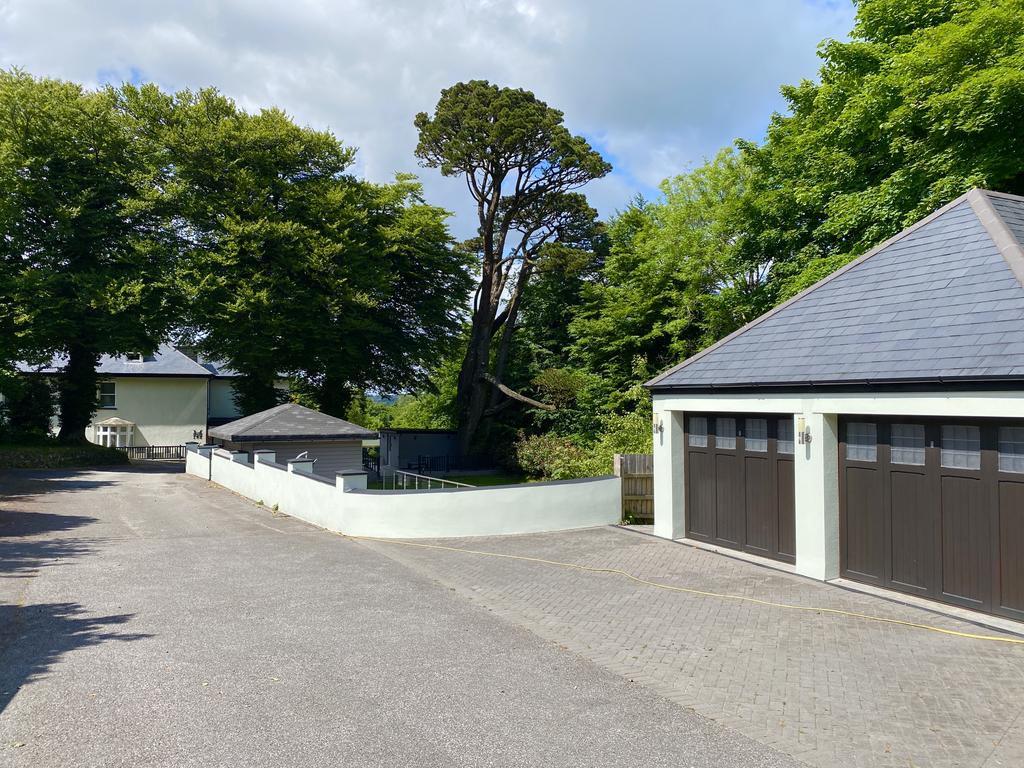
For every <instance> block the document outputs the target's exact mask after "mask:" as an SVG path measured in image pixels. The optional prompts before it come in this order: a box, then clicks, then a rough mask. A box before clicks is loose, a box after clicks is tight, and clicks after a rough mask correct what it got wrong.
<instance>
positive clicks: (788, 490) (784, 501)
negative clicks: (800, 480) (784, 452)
mask: <svg viewBox="0 0 1024 768" xmlns="http://www.w3.org/2000/svg"><path fill="white" fill-rule="evenodd" d="M775 470H776V472H775V474H776V476H777V482H778V486H777V488H778V499H779V533H778V536H779V545H778V548H779V554H780V555H784V556H785V557H787V558H790V559H794V558H796V497H795V488H794V475H793V473H794V470H793V462H792V461H785V460H780V461H777V462H776V463H775Z"/></svg>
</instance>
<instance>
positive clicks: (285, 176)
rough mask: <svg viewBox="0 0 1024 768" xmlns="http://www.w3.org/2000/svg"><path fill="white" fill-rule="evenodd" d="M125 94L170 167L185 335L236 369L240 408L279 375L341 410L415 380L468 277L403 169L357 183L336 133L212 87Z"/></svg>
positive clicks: (448, 335)
mask: <svg viewBox="0 0 1024 768" xmlns="http://www.w3.org/2000/svg"><path fill="white" fill-rule="evenodd" d="M133 95H134V96H135V101H134V104H135V106H136V107H137V109H138V112H139V114H140V115H143V116H144V117H145V119H146V120H147V121H148V124H149V125H150V126H151V130H152V132H153V135H154V136H155V137H156V138H157V140H158V141H159V142H160V143H161V145H162V146H165V147H166V148H167V152H168V155H169V157H170V158H172V162H173V167H174V179H173V185H172V186H171V187H170V188H169V191H168V194H169V196H171V197H172V199H173V200H174V205H175V209H176V210H177V211H178V212H179V216H180V220H181V226H180V228H179V231H180V232H181V234H182V236H183V237H184V238H185V240H186V244H185V247H186V249H187V253H188V257H187V258H186V259H183V260H182V261H181V263H180V265H179V269H178V270H177V273H176V278H177V282H178V285H179V286H181V290H182V293H183V295H184V296H185V298H186V300H187V307H188V311H187V315H186V319H187V323H186V325H185V327H184V328H183V329H182V330H181V335H182V337H183V338H185V339H187V340H188V341H189V342H190V343H192V344H193V345H194V346H195V347H196V348H198V349H199V350H200V351H202V352H204V353H205V354H207V355H210V356H215V357H220V358H223V359H225V360H227V361H228V362H229V363H230V365H231V366H232V367H233V368H235V369H236V370H238V371H239V372H240V373H242V374H243V375H242V377H241V380H240V381H239V383H238V386H237V392H238V400H239V405H240V406H241V408H242V409H243V410H244V411H245V412H252V411H257V410H261V409H263V408H266V407H269V406H271V405H274V404H275V403H276V402H277V400H278V397H279V395H278V392H277V390H276V389H275V387H274V382H275V381H276V380H278V379H279V378H280V377H281V376H287V377H291V378H293V379H294V380H295V381H296V382H297V384H298V387H299V389H301V390H302V391H303V392H304V394H305V395H306V396H307V397H308V398H310V401H311V402H314V403H316V404H317V405H318V406H319V407H320V408H322V409H323V410H325V411H326V412H328V413H332V414H335V415H339V416H341V415H344V414H345V413H346V411H347V410H348V408H349V406H350V404H351V402H352V398H353V397H354V396H356V395H357V394H358V393H360V392H362V391H364V390H366V389H367V388H379V389H384V390H388V389H394V388H398V387H400V386H401V387H405V386H410V384H412V383H415V381H416V380H417V379H418V378H423V371H424V370H425V368H426V366H428V365H429V364H430V363H431V362H432V361H433V360H435V359H436V358H437V357H438V356H440V355H442V354H443V353H444V352H445V351H446V349H447V348H448V346H449V344H450V343H451V341H452V339H453V337H454V335H455V334H456V332H457V331H458V329H459V328H460V324H461V319H462V312H461V309H460V306H459V302H458V301H457V300H456V301H452V298H451V297H452V296H456V297H457V296H460V295H464V294H465V293H466V292H468V290H469V285H470V282H469V276H468V274H467V266H468V265H467V263H466V260H465V258H464V257H462V256H460V255H459V254H457V253H455V252H454V251H453V249H452V248H451V240H450V236H449V234H448V230H447V226H446V224H445V219H446V217H447V213H446V212H445V211H443V210H441V209H439V208H435V207H433V206H429V205H427V204H426V203H425V202H424V201H423V198H422V195H421V192H420V187H419V185H418V184H417V183H416V182H415V180H414V179H413V178H412V177H408V176H406V177H400V178H399V179H398V180H397V181H396V182H395V183H394V184H391V185H375V184H370V183H367V182H365V181H362V180H359V179H357V178H355V177H353V176H352V175H351V174H350V173H349V172H348V169H349V167H350V165H351V163H352V161H353V158H354V151H353V150H352V149H349V148H347V147H344V146H343V145H342V144H341V143H340V142H339V141H338V140H337V139H336V138H335V137H334V136H333V135H332V134H330V133H328V132H326V131H315V130H312V129H310V128H305V127H301V126H298V125H296V124H295V123H294V122H293V121H292V120H291V119H290V118H288V116H287V115H285V114H284V113H283V112H281V111H280V110H277V109H267V110H263V111H261V112H259V113H256V114H250V113H247V112H245V111H243V110H240V109H238V108H237V106H236V105H235V104H234V103H233V102H232V101H231V100H230V99H228V98H226V97H224V96H222V95H221V94H219V93H217V92H216V91H213V90H204V91H200V92H198V93H192V92H187V91H186V92H182V93H179V94H177V95H175V96H168V95H164V94H159V93H154V92H153V91H151V90H147V89H139V90H137V91H134V92H133Z"/></svg>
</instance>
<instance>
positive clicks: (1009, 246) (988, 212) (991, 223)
mask: <svg viewBox="0 0 1024 768" xmlns="http://www.w3.org/2000/svg"><path fill="white" fill-rule="evenodd" d="M992 195H995V196H997V197H999V198H1001V199H1004V200H1014V201H1016V202H1019V203H1024V197H1018V196H1017V195H1008V194H1005V193H998V192H990V191H988V190H984V189H972V190H971V191H970V192H968V193H967V200H968V202H970V204H971V208H972V209H973V210H974V215H975V216H977V217H978V220H979V221H981V225H982V226H983V227H984V228H985V231H986V232H988V235H989V237H991V238H992V242H994V243H995V246H996V250H998V251H999V254H1000V255H1001V256H1002V257H1003V259H1004V260H1005V261H1006V264H1007V266H1009V268H1010V271H1011V272H1013V274H1014V276H1015V277H1016V278H1017V282H1019V283H1020V284H1021V286H1022V287H1024V247H1021V243H1020V241H1018V240H1017V237H1016V235H1014V234H1013V230H1012V229H1010V227H1009V226H1007V224H1006V221H1005V220H1004V219H1003V217H1002V216H1001V215H1000V213H999V211H997V210H996V208H995V206H994V205H992V201H991V200H990V199H989V198H990V196H992Z"/></svg>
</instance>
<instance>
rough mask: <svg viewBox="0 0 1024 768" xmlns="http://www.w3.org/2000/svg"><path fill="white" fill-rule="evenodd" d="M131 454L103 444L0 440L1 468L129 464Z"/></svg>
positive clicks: (50, 467)
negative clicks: (27, 442)
mask: <svg viewBox="0 0 1024 768" xmlns="http://www.w3.org/2000/svg"><path fill="white" fill-rule="evenodd" d="M128 463H129V462H128V455H127V454H125V453H124V452H123V451H118V450H115V449H113V448H104V447H103V446H101V445H92V444H91V443H86V444H85V445H58V444H56V443H54V444H42V445H19V444H9V445H7V444H0V469H62V468H65V467H105V466H112V465H115V464H128Z"/></svg>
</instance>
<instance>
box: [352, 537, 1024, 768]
mask: <svg viewBox="0 0 1024 768" xmlns="http://www.w3.org/2000/svg"><path fill="white" fill-rule="evenodd" d="M434 543H440V544H444V545H445V546H453V547H458V548H464V549H478V550H486V551H490V552H501V553H507V554H515V555H525V556H530V557H540V558H546V559H551V560H559V561H563V562H571V563H578V564H581V565H587V566H595V567H611V568H620V569H623V570H626V571H628V572H630V573H633V574H636V575H638V576H641V577H644V578H649V579H652V580H655V581H659V582H664V583H667V584H676V585H680V586H688V587H695V588H698V589H703V590H709V591H714V592H721V593H728V594H737V595H745V596H750V597H757V598H762V599H766V600H771V601H782V602H787V603H793V604H797V605H807V606H820V607H830V608H839V609H842V610H849V611H857V612H861V613H868V614H872V615H876V616H882V617H889V618H896V619H901V620H908V621H914V622H919V623H926V624H931V625H934V626H939V627H944V628H949V629H954V630H960V631H967V632H975V633H982V634H999V633H998V632H996V631H994V630H989V629H984V628H979V627H978V626H976V625H974V624H971V623H969V622H966V621H961V620H958V619H955V618H951V617H947V616H942V615H940V614H938V613H934V612H931V611H927V610H923V609H921V608H916V607H912V606H906V605H901V604H899V603H897V602H893V601H889V600H884V599H880V598H877V597H873V596H869V595H863V594H859V593H854V592H849V591H847V590H843V589H839V588H838V587H834V586H831V585H826V584H821V583H819V582H815V581H811V580H807V579H803V578H801V577H798V576H793V575H790V574H788V573H784V572H780V571H775V570H773V569H769V568H764V567H761V566H757V565H754V564H751V563H747V562H743V561H740V560H736V559H733V558H729V557H725V556H722V555H719V554H715V553H711V552H706V551H703V550H699V549H695V548H692V547H687V546H683V545H679V544H675V543H672V542H667V541H663V540H660V539H656V538H654V537H651V536H644V535H642V534H639V533H634V532H629V531H623V530H619V529H615V528H607V529H589V530H585V531H572V532H562V533H555V534H538V535H528V536H514V537H504V538H487V539H460V540H447V541H443V542H434ZM366 546H368V547H372V548H373V549H374V550H376V551H378V552H380V553H382V554H385V555H387V556H388V557H390V558H393V559H394V560H397V561H399V562H402V563H404V564H405V565H407V566H409V567H411V568H413V569H415V570H417V571H419V572H421V573H423V574H425V575H428V576H430V577H431V578H433V579H435V580H437V581H438V582H440V583H442V584H444V585H446V586H448V587H450V588H452V589H454V590H455V591H456V592H457V593H459V594H462V595H464V596H466V597H468V598H469V599H471V600H472V601H474V602H475V603H477V604H480V605H482V606H485V607H486V608H488V609H489V610H491V611H493V612H494V613H496V614H498V615H500V616H502V617H504V618H505V619H507V620H509V621H511V622H513V623H515V624H517V625H520V626H523V627H526V628H527V629H529V630H531V631H532V632H534V633H536V634H537V635H539V636H541V637H543V638H545V639H547V640H550V641H553V642H555V643H557V644H559V645H561V646H563V647H565V648H567V649H569V650H571V651H574V652H576V653H578V654H580V655H581V656H583V657H585V658H587V659H589V660H591V661H593V662H595V663H596V664H598V665H600V666H602V667H604V668H606V669H609V670H613V671H614V672H617V673H619V674H621V675H623V676H625V677H627V678H629V679H631V680H633V681H635V682H638V683H641V684H643V685H645V686H647V687H649V688H651V689H653V690H655V691H656V692H657V693H659V694H660V695H662V696H665V697H667V698H669V699H671V700H672V701H674V702H677V703H678V704H680V705H682V706H684V707H688V708H691V709H692V710H694V711H696V712H697V713H699V714H701V715H704V716H706V717H708V718H711V719H714V720H716V721H718V722H720V723H722V724H724V725H727V726H729V727H731V728H734V729H736V730H737V731H739V732H741V733H743V734H744V735H746V736H749V737H751V738H753V739H756V740H758V741H760V742H763V743H765V744H769V745H771V746H773V747H775V748H776V749H778V750H780V751H783V752H786V753H789V754H790V755H792V756H794V757H796V758H798V759H799V760H801V761H803V762H805V763H807V764H809V765H814V766H858V767H860V766H902V767H903V768H906V767H907V766H928V767H929V768H938V767H939V766H979V767H980V766H985V767H986V768H994V767H996V766H1000V767H1001V766H1013V767H1014V768H1019V766H1022V765H1024V715H1022V710H1024V646H1014V645H1007V644H1002V643H993V642H983V641H977V640H970V639H963V638H957V637H951V636H947V635H941V634H937V633H934V632H927V631H923V630H919V629H914V628H909V627H903V626H896V625H890V624H881V623H878V622H867V621H863V620H859V619H853V618H847V617H841V616H835V615H830V614H822V613H819V612H807V611H793V610H786V609H779V608H774V607H768V606H762V605H757V604H753V603H748V602H742V601H735V600H723V599H720V598H711V597H701V596H695V595H689V594H683V593H678V592H671V591H666V590H659V589H656V588H652V587H648V586H644V585H641V584H637V583H635V582H630V581H629V580H627V579H624V578H622V577H620V576H616V575H610V574H596V573H589V572H582V571H578V570H573V569H567V568H559V567H553V566H550V565H543V564H538V563H531V562H523V561H516V560H506V559H497V558H489V557H483V556H479V555H473V554H460V553H456V552H448V551H443V550H429V549H418V548H412V547H405V546H401V545H398V544H392V543H376V542H369V543H366Z"/></svg>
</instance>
